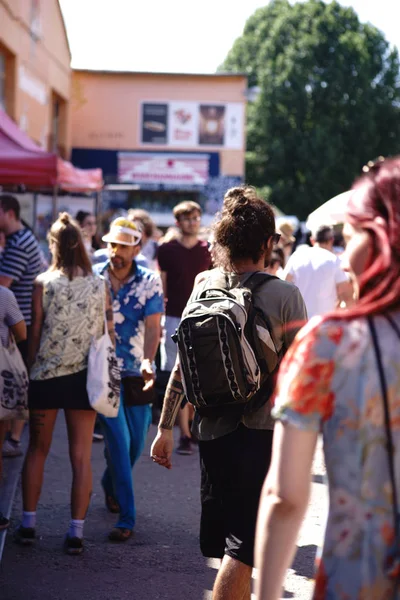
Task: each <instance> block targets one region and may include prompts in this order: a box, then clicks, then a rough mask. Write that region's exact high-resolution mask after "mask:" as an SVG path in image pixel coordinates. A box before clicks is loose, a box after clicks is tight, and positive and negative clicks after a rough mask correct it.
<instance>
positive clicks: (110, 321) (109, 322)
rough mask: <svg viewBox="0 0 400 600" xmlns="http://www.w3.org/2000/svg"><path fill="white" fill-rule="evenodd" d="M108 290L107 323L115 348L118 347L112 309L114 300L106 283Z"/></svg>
mask: <svg viewBox="0 0 400 600" xmlns="http://www.w3.org/2000/svg"><path fill="white" fill-rule="evenodd" d="M105 288H106V321H107V331H108V335H109V336H110V338H111V341H112V343H113V346H114V348H115V346H116V340H115V328H114V312H113V307H112V298H111V292H110V288H109V286H108V284H107V283H105Z"/></svg>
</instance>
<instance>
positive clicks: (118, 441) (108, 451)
mask: <svg viewBox="0 0 400 600" xmlns="http://www.w3.org/2000/svg"><path fill="white" fill-rule="evenodd" d="M99 417H100V422H101V425H102V427H103V430H104V440H105V451H104V455H105V457H106V461H107V467H106V470H105V471H104V474H103V478H102V480H101V484H102V486H103V489H104V491H105V493H106V495H107V496H112V498H114V499H115V500H116V501H117V502H118V504H119V507H120V514H119V519H118V522H117V523H116V525H115V527H124V528H125V527H126V528H127V529H133V527H134V526H135V521H136V506H135V495H134V491H133V480H132V468H133V466H134V464H135V463H136V461H137V460H138V458H140V455H141V454H142V452H143V448H144V445H145V442H146V436H147V432H148V430H149V427H150V423H151V405H150V404H145V405H144V406H125V404H124V398H123V393H121V406H120V408H119V412H118V416H117V417H116V418H112V419H109V418H107V417H104V416H103V415H99Z"/></svg>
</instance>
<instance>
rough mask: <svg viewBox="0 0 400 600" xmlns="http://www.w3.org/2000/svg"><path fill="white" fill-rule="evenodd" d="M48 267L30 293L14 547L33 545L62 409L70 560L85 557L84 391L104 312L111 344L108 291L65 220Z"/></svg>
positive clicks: (54, 231)
mask: <svg viewBox="0 0 400 600" xmlns="http://www.w3.org/2000/svg"><path fill="white" fill-rule="evenodd" d="M48 239H49V247H50V251H51V254H52V264H51V267H50V268H49V269H48V270H47V271H46V272H45V273H42V274H41V275H39V277H38V278H37V280H36V283H35V289H34V292H33V306H32V308H33V313H32V328H31V334H30V338H29V350H28V366H29V367H30V386H29V409H30V442H29V448H28V453H27V457H26V461H25V465H24V470H23V477H22V489H23V506H24V513H23V518H22V524H21V526H20V527H19V528H18V529H17V532H16V539H17V541H19V542H20V543H22V544H31V543H33V542H34V540H35V525H36V506H37V503H38V501H39V496H40V492H41V487H42V480H43V470H44V464H45V460H46V457H47V455H48V452H49V450H50V445H51V440H52V435H53V429H54V425H55V422H56V417H57V413H58V410H59V409H63V410H64V412H65V419H66V422H67V432H68V440H69V447H70V459H71V466H72V472H73V480H72V493H71V522H70V526H69V529H68V533H67V535H66V538H65V542H64V549H65V551H66V552H67V553H68V554H80V553H81V552H82V551H83V523H84V519H85V516H86V512H87V509H88V506H89V499H90V495H91V491H92V470H91V464H90V458H91V447H92V435H93V428H94V422H95V418H96V413H95V412H94V411H93V410H92V409H91V407H90V404H89V399H88V395H87V391H86V379H87V360H88V354H89V348H90V343H91V340H92V338H93V336H95V337H100V335H101V334H102V331H103V326H104V307H106V316H107V323H108V330H109V332H110V335H111V337H112V339H114V324H113V314H112V308H111V298H110V293H109V290H108V288H107V286H106V284H105V282H104V280H103V279H102V278H100V277H98V276H96V275H94V274H93V272H92V267H91V264H90V260H89V258H88V255H87V252H86V250H85V246H84V242H83V239H82V235H81V231H80V227H79V225H78V223H76V222H75V221H74V220H72V218H71V217H70V216H69V214H68V213H62V214H61V215H60V216H59V218H58V220H57V221H56V222H55V223H54V224H53V225H52V227H51V229H50V232H49V236H48Z"/></svg>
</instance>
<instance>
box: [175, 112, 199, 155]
mask: <svg viewBox="0 0 400 600" xmlns="http://www.w3.org/2000/svg"><path fill="white" fill-rule="evenodd" d="M198 115H199V112H198V104H197V102H170V103H169V116H168V122H169V128H168V133H169V135H168V142H169V145H170V146H180V147H192V148H193V147H194V146H196V145H197V131H198V121H199V118H198Z"/></svg>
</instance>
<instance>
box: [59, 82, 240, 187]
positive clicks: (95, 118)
mask: <svg viewBox="0 0 400 600" xmlns="http://www.w3.org/2000/svg"><path fill="white" fill-rule="evenodd" d="M246 89H247V80H246V78H245V77H244V76H239V75H238V76H229V77H226V76H207V75H204V76H191V75H162V74H161V75H160V74H145V73H143V74H141V73H103V72H97V73H96V72H93V71H92V72H90V71H73V77H72V96H71V131H72V146H73V147H74V148H97V149H110V150H137V149H141V150H148V151H158V150H164V151H165V150H166V146H165V145H162V146H157V145H155V144H151V146H149V145H146V146H142V145H141V143H140V130H139V129H140V111H141V103H142V102H145V101H148V102H151V101H156V102H157V101H158V102H162V101H173V100H180V101H181V100H185V101H197V102H202V101H203V102H207V103H213V102H215V103H225V102H240V103H245V101H246ZM243 139H245V136H243ZM180 149H181V150H185V151H189V152H190V151H193V150H196V151H200V150H201V151H204V152H207V151H209V152H219V153H220V157H221V174H223V175H238V176H243V175H244V151H245V149H244V148H243V149H242V150H228V149H217V148H215V147H214V146H211V147H207V146H202V147H201V149H200V148H199V147H197V148H192V149H191V148H187V147H183V148H179V147H174V148H173V150H180Z"/></svg>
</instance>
